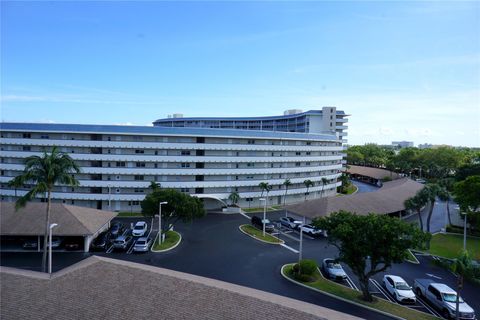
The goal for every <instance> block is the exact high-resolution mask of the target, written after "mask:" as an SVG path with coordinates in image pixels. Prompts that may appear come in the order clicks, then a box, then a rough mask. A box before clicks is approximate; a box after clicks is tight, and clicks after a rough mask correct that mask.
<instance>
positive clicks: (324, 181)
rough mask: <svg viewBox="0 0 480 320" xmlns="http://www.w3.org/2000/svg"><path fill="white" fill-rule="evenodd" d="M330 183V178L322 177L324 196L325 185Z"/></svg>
mask: <svg viewBox="0 0 480 320" xmlns="http://www.w3.org/2000/svg"><path fill="white" fill-rule="evenodd" d="M326 184H328V179H327V178H322V197H323V193H324V191H325V190H324V189H325V185H326Z"/></svg>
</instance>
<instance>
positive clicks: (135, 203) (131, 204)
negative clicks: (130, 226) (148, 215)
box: [128, 201, 140, 206]
mask: <svg viewBox="0 0 480 320" xmlns="http://www.w3.org/2000/svg"><path fill="white" fill-rule="evenodd" d="M139 204H140V201H128V205H129V206H138V205H139Z"/></svg>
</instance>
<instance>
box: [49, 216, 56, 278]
mask: <svg viewBox="0 0 480 320" xmlns="http://www.w3.org/2000/svg"><path fill="white" fill-rule="evenodd" d="M56 226H58V224H57V223H52V224H51V225H50V228H49V232H48V248H49V250H48V274H50V276H51V275H52V232H53V228H55V227H56Z"/></svg>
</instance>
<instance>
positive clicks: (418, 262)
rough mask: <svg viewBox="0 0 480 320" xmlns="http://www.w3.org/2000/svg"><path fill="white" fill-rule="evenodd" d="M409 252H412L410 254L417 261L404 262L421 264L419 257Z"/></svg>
mask: <svg viewBox="0 0 480 320" xmlns="http://www.w3.org/2000/svg"><path fill="white" fill-rule="evenodd" d="M408 252H410V254H411V255H412V257H413V258H414V259H415V261H412V260H409V259H405V260H404V261H406V262H408V263H413V264H420V261H418V259H417V257H416V256H415V255H414V254H413V252H412V250H410V249H408Z"/></svg>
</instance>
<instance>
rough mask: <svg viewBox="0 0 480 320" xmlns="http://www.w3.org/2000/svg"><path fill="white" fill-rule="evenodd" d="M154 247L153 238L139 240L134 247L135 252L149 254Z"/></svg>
mask: <svg viewBox="0 0 480 320" xmlns="http://www.w3.org/2000/svg"><path fill="white" fill-rule="evenodd" d="M151 245H152V238H147V237H141V238H138V240H137V242H135V245H134V246H133V251H135V252H147V251H148V249H150V246H151Z"/></svg>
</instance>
